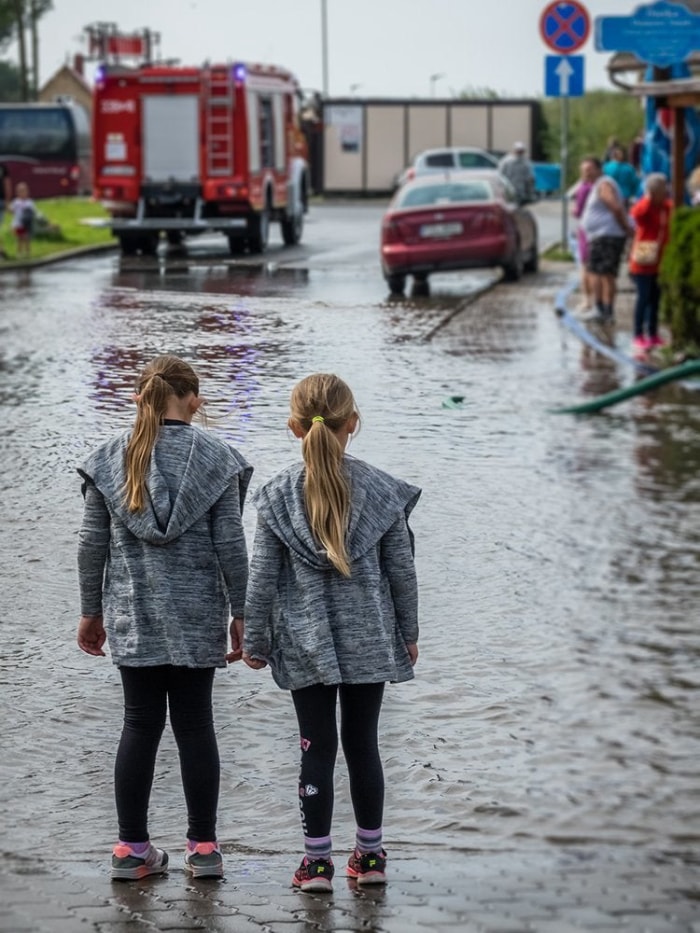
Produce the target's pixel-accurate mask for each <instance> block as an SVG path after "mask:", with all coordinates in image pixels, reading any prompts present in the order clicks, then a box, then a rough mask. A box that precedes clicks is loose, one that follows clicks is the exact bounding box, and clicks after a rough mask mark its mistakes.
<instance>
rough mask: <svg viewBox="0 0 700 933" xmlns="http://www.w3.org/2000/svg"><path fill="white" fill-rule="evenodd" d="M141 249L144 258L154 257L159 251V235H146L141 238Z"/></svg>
mask: <svg viewBox="0 0 700 933" xmlns="http://www.w3.org/2000/svg"><path fill="white" fill-rule="evenodd" d="M139 249H140V250H141V252H142V253H143V255H144V256H154V255H155V253H156V252H157V251H158V234H157V233H146V234H144V236H142V237H139Z"/></svg>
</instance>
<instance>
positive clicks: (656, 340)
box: [649, 334, 666, 347]
mask: <svg viewBox="0 0 700 933" xmlns="http://www.w3.org/2000/svg"><path fill="white" fill-rule="evenodd" d="M649 346H650V347H665V346H666V341H665V340H664V338H663V337H659V335H658V334H654V336H653V337H650V338H649Z"/></svg>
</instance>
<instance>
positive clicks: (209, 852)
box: [185, 842, 224, 878]
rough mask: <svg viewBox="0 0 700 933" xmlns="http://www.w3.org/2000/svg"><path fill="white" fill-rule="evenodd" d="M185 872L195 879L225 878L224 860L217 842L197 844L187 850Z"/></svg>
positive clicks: (188, 846)
mask: <svg viewBox="0 0 700 933" xmlns="http://www.w3.org/2000/svg"><path fill="white" fill-rule="evenodd" d="M185 871H188V872H189V873H190V874H191V875H192V877H193V878H223V877H224V859H223V856H222V855H221V850H220V849H219V846H218V844H217V843H216V842H196V843H195V844H194V848H191V847H190V843H188V844H187V848H186V849H185Z"/></svg>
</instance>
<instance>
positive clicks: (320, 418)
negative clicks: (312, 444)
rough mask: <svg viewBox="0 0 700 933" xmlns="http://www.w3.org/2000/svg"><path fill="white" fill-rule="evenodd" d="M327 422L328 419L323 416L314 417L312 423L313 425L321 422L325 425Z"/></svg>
mask: <svg viewBox="0 0 700 933" xmlns="http://www.w3.org/2000/svg"><path fill="white" fill-rule="evenodd" d="M325 420H326V419H325V418H324V417H323V415H314V416H313V418H312V419H311V423H312V424H313V423H314V421H320V422H321V424H323V422H324V421H325Z"/></svg>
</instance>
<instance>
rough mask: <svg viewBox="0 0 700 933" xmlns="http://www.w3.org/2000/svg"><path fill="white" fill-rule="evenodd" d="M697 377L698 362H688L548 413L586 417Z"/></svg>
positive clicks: (551, 409)
mask: <svg viewBox="0 0 700 933" xmlns="http://www.w3.org/2000/svg"><path fill="white" fill-rule="evenodd" d="M698 375H700V360H688V362H686V363H681V364H680V366H671V367H670V368H669V369H663V370H661V371H660V372H656V373H653V375H651V376H647V377H646V378H645V379H640V380H639V381H638V382H635V383H634V385H631V386H627V388H625V389H616V390H615V391H614V392H606V393H605V395H599V396H597V397H596V398H592V399H589V401H587V402H581V404H579V405H568V406H567V407H566V408H550V409H549V412H550V413H551V414H553V415H586V414H589V413H590V412H594V411H600V410H601V409H602V408H608V407H609V406H610V405H616V404H617V403H618V402H623V401H624V400H625V399H627V398H632V397H633V396H634V395H642V394H643V393H644V392H649V391H650V390H651V389H656V388H658V387H659V386H662V385H664V384H665V383H667V382H674V381H676V380H677V379H686V378H687V377H688V376H698Z"/></svg>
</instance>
